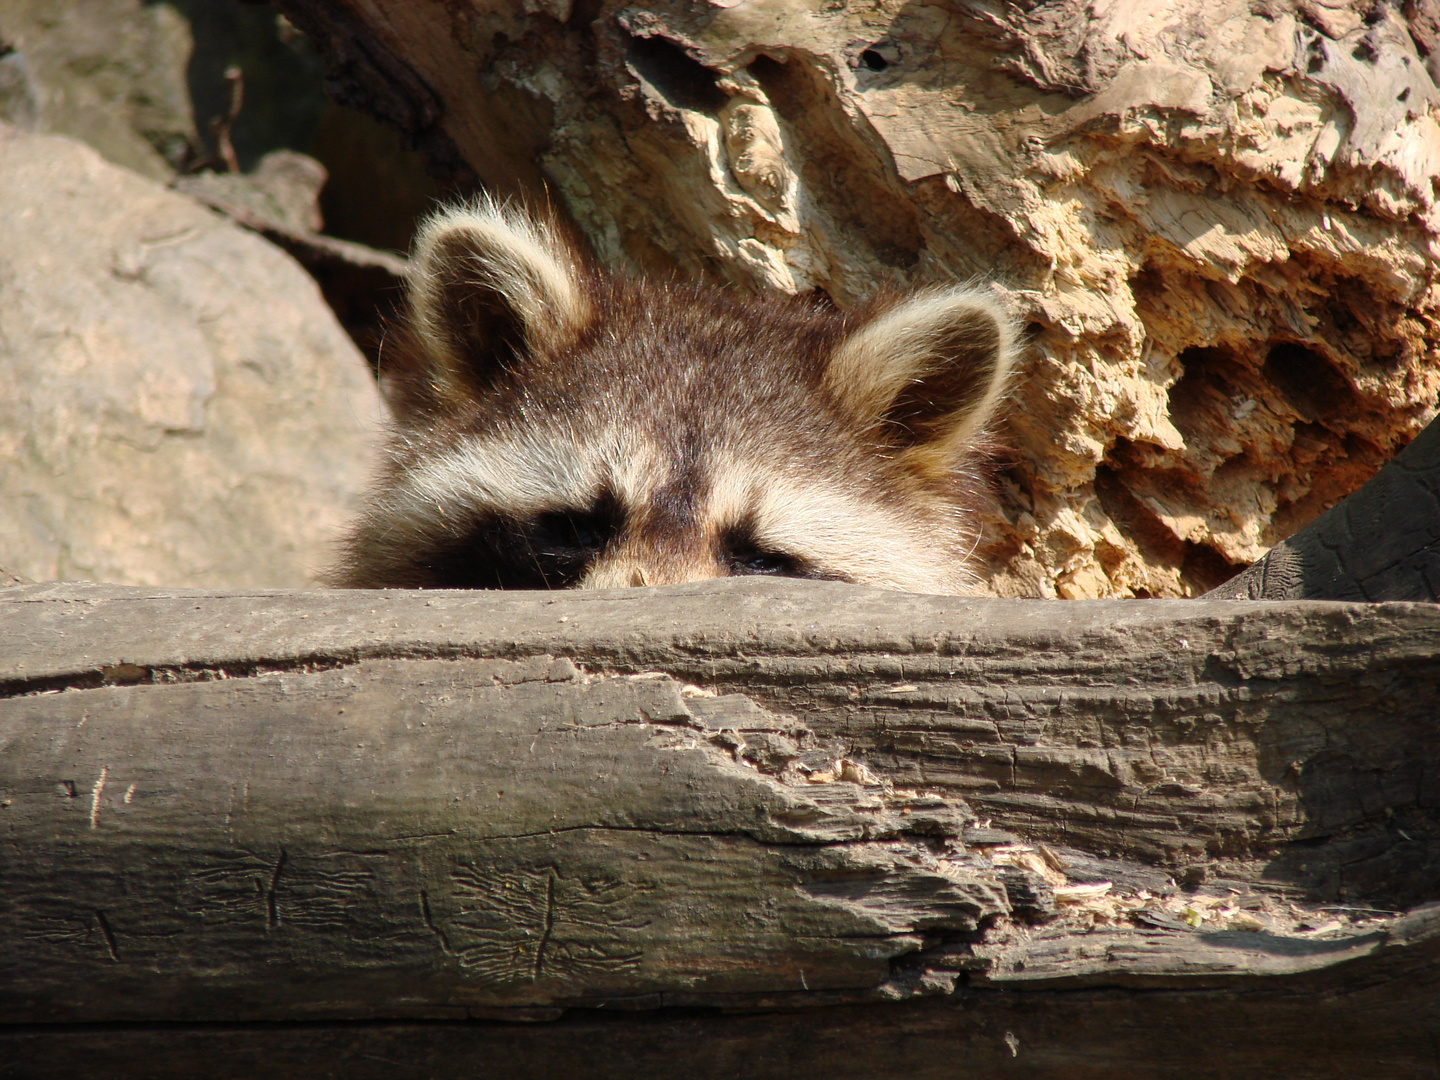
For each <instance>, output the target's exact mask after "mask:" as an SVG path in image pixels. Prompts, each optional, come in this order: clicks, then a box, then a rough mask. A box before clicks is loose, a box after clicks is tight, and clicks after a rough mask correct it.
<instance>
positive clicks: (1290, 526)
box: [276, 0, 1440, 598]
mask: <svg viewBox="0 0 1440 1080" xmlns="http://www.w3.org/2000/svg"><path fill="white" fill-rule="evenodd" d="M276 2H277V6H278V7H280V8H281V9H282V10H283V11H285V12H286V13H287V14H288V15H289V16H290V17H291V18H292V19H293V20H294V21H295V22H296V23H298V24H299V25H300V26H301V27H302V28H303V29H305V30H306V31H307V33H309V34H310V35H311V37H312V39H313V40H314V41H315V42H316V43H317V44H318V46H319V47H320V49H321V51H322V52H323V53H324V54H325V55H326V56H327V58H328V59H329V61H330V64H331V69H332V77H333V84H334V85H335V86H336V87H337V88H338V89H340V90H341V91H342V92H343V93H344V94H345V95H346V96H347V99H348V100H350V101H352V102H354V103H356V104H359V105H361V106H362V107H366V108H369V109H371V110H372V111H374V112H376V113H378V114H380V115H383V116H385V117H387V118H388V119H390V120H392V122H396V123H398V124H400V125H401V126H402V127H404V128H405V129H406V130H408V131H409V132H410V133H411V134H412V135H413V136H414V137H416V138H418V139H420V140H421V141H422V142H424V143H425V144H426V145H427V146H430V147H431V148H432V149H434V148H436V147H438V146H440V145H441V144H444V145H446V146H447V147H448V148H449V149H448V151H447V152H448V153H449V155H450V156H451V157H452V158H455V159H458V160H461V161H463V162H465V163H468V165H469V166H470V167H471V168H472V169H473V170H474V171H475V172H476V174H477V175H478V176H479V177H480V178H481V180H483V182H484V183H485V184H486V185H487V186H488V187H490V188H491V189H493V190H497V191H501V192H507V193H510V192H519V193H523V194H526V195H527V196H528V197H531V198H533V199H535V200H537V201H540V202H549V203H553V204H554V205H556V206H558V207H559V208H560V209H561V210H562V211H563V212H565V213H568V214H569V216H570V217H571V218H572V219H573V220H574V221H575V222H576V223H577V224H578V226H579V227H580V229H581V230H582V232H583V233H584V235H585V236H586V237H587V238H588V239H589V241H590V242H591V244H592V245H593V247H594V249H595V251H596V253H597V254H598V255H599V256H600V257H601V258H602V259H604V260H606V261H609V262H615V263H619V264H629V265H632V266H635V267H638V268H640V269H643V270H645V271H648V272H654V273H660V274H670V273H680V274H684V275H691V276H696V275H709V276H712V277H719V278H722V279H725V280H727V281H730V282H732V283H735V284H736V285H738V286H739V287H742V288H754V289H767V290H779V291H782V292H790V293H798V294H806V293H810V292H812V291H817V290H818V291H819V292H822V293H824V294H825V295H826V296H828V297H830V298H831V299H832V300H834V301H835V302H836V303H838V304H840V305H841V306H849V305H852V304H854V303H856V302H858V301H859V300H860V299H862V298H863V297H865V296H867V295H869V294H870V293H871V292H872V291H873V290H874V289H875V288H876V287H877V286H879V285H882V284H883V285H892V286H896V285H898V286H908V285H919V284H924V283H927V282H933V281H947V280H953V279H954V278H957V277H958V278H962V279H963V278H967V277H970V276H972V275H978V276H980V277H982V278H986V279H990V280H992V281H993V282H994V283H995V285H996V288H997V289H998V290H999V291H1000V292H1001V293H1002V294H1003V295H1004V298H1005V300H1006V302H1007V303H1008V304H1009V305H1010V307H1011V308H1012V310H1013V311H1014V312H1015V314H1016V316H1017V317H1018V318H1019V319H1021V320H1022V321H1023V322H1024V323H1025V324H1026V325H1028V327H1029V330H1030V333H1029V336H1028V342H1029V363H1028V366H1027V368H1026V369H1025V371H1024V372H1023V374H1022V377H1021V378H1020V379H1019V380H1018V381H1017V384H1016V389H1015V393H1014V399H1015V404H1014V410H1013V414H1012V417H1011V419H1010V421H1009V423H1008V426H1007V428H1006V429H1005V431H1004V432H1003V435H1004V437H1005V439H1006V441H1007V442H1008V444H1009V445H1010V446H1011V447H1012V448H1013V451H1014V459H1015V462H1014V465H1013V467H1012V468H1010V469H1009V470H1008V471H1007V472H1006V473H1005V474H1004V482H1003V484H1002V487H1003V489H1004V490H1003V519H1001V520H997V521H996V522H995V524H994V531H993V535H992V542H991V543H990V554H991V556H992V560H993V565H994V567H995V572H994V574H993V576H992V578H991V581H990V585H991V587H992V588H993V589H994V590H995V591H996V592H998V593H1000V594H1002V595H1011V596H1016V595H1032V596H1033V595H1039V596H1056V595H1059V596H1064V597H1067V598H1076V597H1094V596H1131V595H1136V596H1139V595H1152V596H1179V595H1194V594H1195V593H1198V592H1203V591H1204V590H1205V589H1207V588H1210V587H1213V586H1215V585H1218V584H1220V583H1221V582H1222V581H1223V580H1225V578H1227V577H1228V576H1229V575H1230V574H1232V573H1233V572H1235V571H1237V570H1239V569H1240V568H1241V567H1243V566H1245V565H1246V564H1249V563H1251V562H1253V561H1254V560H1256V559H1258V558H1259V557H1260V556H1261V555H1262V554H1263V553H1264V552H1265V551H1266V550H1267V549H1268V548H1270V547H1271V546H1273V545H1274V544H1275V543H1276V542H1278V541H1279V540H1281V539H1283V538H1284V537H1286V536H1288V535H1290V534H1291V533H1293V532H1294V531H1295V530H1296V529H1298V528H1300V527H1302V526H1304V525H1305V524H1306V523H1307V522H1309V521H1311V520H1313V519H1314V518H1315V517H1317V516H1318V515H1319V514H1320V513H1321V512H1323V511H1324V510H1325V509H1326V508H1328V507H1330V506H1332V505H1333V504H1334V503H1335V502H1336V501H1337V500H1338V499H1339V498H1341V497H1342V496H1343V495H1345V494H1346V493H1347V492H1350V491H1353V490H1354V489H1355V488H1357V487H1358V486H1359V485H1360V484H1361V483H1363V482H1364V481H1365V480H1366V479H1368V478H1369V477H1370V476H1371V475H1373V474H1374V472H1375V471H1376V470H1377V469H1378V468H1379V467H1380V465H1381V464H1382V463H1383V462H1385V461H1387V460H1388V459H1390V458H1391V457H1393V456H1394V454H1395V452H1396V451H1397V450H1398V449H1399V448H1400V447H1402V446H1404V445H1405V444H1406V442H1407V441H1408V440H1409V439H1410V438H1411V437H1412V436H1413V435H1414V434H1415V433H1416V432H1418V431H1419V430H1420V429H1421V428H1422V427H1423V426H1424V424H1425V423H1426V422H1427V421H1428V420H1429V419H1430V418H1431V417H1432V416H1433V415H1434V408H1435V401H1436V397H1437V393H1440V357H1437V351H1436V344H1437V338H1440V332H1437V320H1436V310H1437V296H1440V294H1437V292H1436V287H1435V267H1436V255H1437V237H1440V211H1437V207H1436V201H1435V191H1434V189H1433V185H1432V182H1431V181H1432V178H1433V177H1434V176H1435V175H1437V173H1440V123H1437V120H1436V115H1437V107H1440V90H1437V87H1436V84H1435V77H1434V73H1435V72H1436V71H1437V70H1440V66H1437V62H1436V57H1435V55H1434V54H1432V51H1431V50H1433V49H1434V48H1435V47H1436V38H1435V29H1434V28H1435V25H1436V17H1435V6H1434V4H1433V3H1424V2H1413V3H1410V2H1407V3H1405V4H1403V5H1401V4H1395V3H1388V2H1386V3H1380V2H1376V0H1324V2H1323V3H1321V2H1318V0H1269V2H1267V3H1265V4H1262V5H1256V4H1251V3H1242V2H1240V0H1225V2H1222V3H1216V2H1213V0H1166V2H1160V3H1156V2H1153V0H1119V2H1116V3H1107V4H1105V5H1102V6H1100V7H1097V6H1096V5H1095V4H1092V3H1089V2H1087V0H1052V2H1047V3H1043V4H1031V3H1026V4H949V5H946V4H915V3H907V2H904V0H881V2H877V3H872V4H836V3H832V2H830V0H745V2H741V3H732V2H729V0H726V2H723V3H711V4H698V5H697V4H691V3H686V2H682V0H661V2H658V3H651V4H645V5H629V4H627V3H624V2H623V0H586V2H579V3H572V2H571V0H536V2H533V3H523V4H521V3H502V2H491V0H276Z"/></svg>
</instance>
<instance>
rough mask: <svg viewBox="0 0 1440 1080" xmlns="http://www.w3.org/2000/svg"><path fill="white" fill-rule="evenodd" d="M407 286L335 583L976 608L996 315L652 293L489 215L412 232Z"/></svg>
mask: <svg viewBox="0 0 1440 1080" xmlns="http://www.w3.org/2000/svg"><path fill="white" fill-rule="evenodd" d="M413 265H414V267H415V269H414V271H413V277H412V281H411V285H410V328H411V329H410V332H409V335H408V341H406V342H405V343H404V344H402V345H401V346H400V347H399V348H398V349H395V350H391V351H390V352H389V353H387V361H389V363H390V364H391V366H389V367H387V369H386V371H385V372H384V373H383V374H384V375H385V376H386V378H387V381H388V382H389V384H390V396H391V400H392V404H393V405H394V408H395V413H396V427H395V430H394V433H393V437H392V439H391V443H390V446H389V449H388V454H387V460H386V463H385V465H384V467H383V470H382V474H381V476H380V478H379V480H378V483H377V484H376V486H375V489H374V491H373V492H372V494H371V496H370V498H369V502H368V505H367V506H366V508H365V509H364V511H363V513H362V515H361V517H360V519H359V521H358V522H357V523H356V525H355V526H354V528H353V530H352V532H351V534H350V536H349V537H348V539H347V541H346V549H345V555H344V559H343V561H342V564H341V567H340V568H339V570H338V571H337V572H336V573H335V575H334V578H335V582H336V583H337V584H339V585H345V586H354V587H383V586H397V587H412V588H413V587H421V588H554V587H561V586H570V585H580V586H585V587H616V586H630V585H660V584H666V583H670V582H677V581H689V580H693V579H697V578H710V577H720V576H726V575H730V574H746V573H769V574H786V575H793V576H803V577H820V578H832V579H839V580H844V581H853V582H861V583H864V584H869V585H876V586H882V587H885V588H892V589H905V590H910V591H922V592H937V593H963V592H966V591H968V590H969V589H970V588H971V586H972V584H973V581H974V574H973V567H972V566H971V554H972V552H973V549H974V547H975V544H976V542H977V536H978V524H977V510H978V508H979V507H980V506H981V505H983V502H984V498H985V491H986V485H985V483H984V478H983V475H982V470H981V459H982V458H983V456H984V455H983V451H984V440H985V428H986V425H987V424H988V422H989V421H990V419H991V417H992V415H993V413H994V411H995V409H996V407H997V405H998V403H999V402H1000V399H1001V398H1002V396H1003V394H1004V389H1005V383H1006V379H1007V377H1008V374H1009V371H1010V368H1011V362H1012V355H1013V345H1012V334H1011V330H1010V326H1009V323H1008V322H1007V320H1006V319H1005V317H1004V316H1003V315H1002V314H1001V312H1000V311H999V309H998V308H997V306H996V305H995V304H994V302H993V301H992V300H990V299H989V298H988V297H986V295H985V294H983V293H981V292H978V291H973V290H967V289H962V288H931V289H927V290H925V291H922V292H919V293H916V294H914V295H911V296H908V297H901V298H889V299H885V300H881V301H877V302H876V303H874V304H872V305H871V306H870V308H869V309H868V310H866V311H862V312H859V313H853V314H842V313H837V312H835V311H832V310H829V309H826V308H824V307H821V306H819V305H816V304H813V303H808V302H804V301H795V300H778V299H771V300H752V299H741V298H739V297H736V296H734V295H732V294H730V293H728V292H725V291H722V290H719V289H715V288H710V287H704V286H698V285H658V284H654V283H649V282H644V281H637V280H633V279H631V278H628V277H623V276H619V275H611V274H605V273H601V272H598V271H596V270H595V269H593V268H591V267H590V266H588V265H586V263H585V262H584V260H583V259H582V258H581V257H580V256H579V255H578V254H577V252H576V250H575V248H574V247H573V246H572V245H571V244H569V243H568V242H566V240H565V239H564V238H563V237H562V236H561V235H560V234H559V232H558V231H557V230H555V229H554V228H552V227H550V226H548V225H546V224H544V223H541V222H537V221H535V220H533V219H531V218H529V217H527V216H526V215H525V214H523V213H522V212H520V211H519V210H517V209H514V208H512V207H505V206H500V205H497V204H494V203H490V202H484V201H482V202H479V203H477V204H474V205H471V206H466V207H460V208H455V209H450V210H447V211H444V212H442V213H440V214H439V215H437V216H436V217H434V218H432V219H431V220H430V221H429V222H428V223H426V225H425V226H424V228H423V229H422V230H421V232H420V235H419V237H418V239H417V242H416V251H415V255H414V260H413Z"/></svg>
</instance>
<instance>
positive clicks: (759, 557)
mask: <svg viewBox="0 0 1440 1080" xmlns="http://www.w3.org/2000/svg"><path fill="white" fill-rule="evenodd" d="M729 561H730V572H731V573H732V574H770V575H772V576H774V577H804V576H805V569H804V567H802V566H801V565H800V562H799V560H798V559H795V558H794V557H793V556H790V555H785V554H783V553H782V552H779V551H761V550H760V549H759V548H754V547H742V548H736V549H733V550H731V552H730V560H729Z"/></svg>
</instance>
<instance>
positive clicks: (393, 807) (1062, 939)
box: [0, 580, 1440, 1077]
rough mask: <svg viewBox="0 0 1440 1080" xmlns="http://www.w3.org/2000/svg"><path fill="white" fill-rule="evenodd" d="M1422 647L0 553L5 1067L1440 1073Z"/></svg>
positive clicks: (1219, 626)
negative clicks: (245, 573) (110, 578)
mask: <svg viewBox="0 0 1440 1080" xmlns="http://www.w3.org/2000/svg"><path fill="white" fill-rule="evenodd" d="M1437 644H1440V609H1437V608H1435V607H1433V606H1430V605H1423V604H1407V603H1393V604H1378V605H1350V604H1325V603H1248V602H1233V601H1227V602H1205V601H1189V602H1184V603H1181V602H1171V601H1152V602H1148V603H1144V604H1116V603H1110V602H1076V603H1071V604H1065V605H1051V604H1038V603H1037V604H1017V603H1014V602H1004V601H997V600H985V599H977V600H965V599H956V598H941V597H922V596H908V595H899V594H886V593H880V592H876V591H871V590H865V589H859V588H854V587H850V586H844V585H839V584H835V583H811V582H792V583H782V582H773V581H747V580H731V581H721V582H711V583H704V584H696V585H686V586H675V587H670V588H666V589H660V590H647V591H646V592H643V593H642V592H640V591H638V590H632V591H627V592H623V593H613V594H605V593H594V594H583V593H564V594H525V593H515V594H497V593H470V594H465V593H443V592H436V593H425V592H405V593H375V592H366V593H342V592H337V593H298V592H291V593H287V592H248V593H243V594H238V593H237V594H223V593H214V592H200V591H164V590H140V589H126V588H120V587H114V586H86V585H75V584H68V585H43V586H23V587H18V588H11V589H7V590H4V591H3V592H0V691H3V695H4V696H3V698H0V829H3V832H0V940H3V941H5V942H6V962H5V964H4V965H0V1003H3V1004H0V1009H3V1012H0V1015H3V1016H4V1019H5V1023H4V1024H3V1025H0V1062H3V1064H0V1075H3V1076H7V1077H9V1076H38V1075H41V1074H42V1073H44V1074H45V1075H53V1072H54V1071H55V1070H56V1069H57V1068H59V1069H62V1070H63V1069H67V1068H73V1069H74V1070H75V1071H79V1072H83V1071H84V1068H83V1065H84V1063H85V1062H86V1061H91V1062H93V1061H94V1060H98V1059H103V1060H104V1061H105V1062H106V1072H107V1075H116V1076H121V1075H146V1076H157V1075H164V1076H181V1075H193V1074H194V1073H195V1071H196V1070H197V1069H198V1068H200V1067H201V1063H203V1071H205V1072H206V1074H207V1075H212V1076H231V1075H234V1076H241V1075H253V1074H254V1072H255V1071H257V1070H258V1069H259V1068H266V1069H269V1070H271V1071H274V1070H276V1069H278V1070H280V1072H281V1074H285V1073H286V1072H298V1071H301V1070H302V1069H304V1070H307V1071H312V1070H315V1069H322V1068H323V1069H326V1070H332V1071H338V1070H339V1069H340V1066H339V1065H338V1064H337V1062H343V1063H344V1071H345V1073H346V1075H382V1074H383V1075H397V1073H396V1072H395V1069H396V1067H397V1066H395V1065H394V1064H393V1062H394V1061H396V1060H399V1061H401V1062H402V1063H403V1064H405V1065H410V1066H413V1067H414V1068H416V1069H417V1071H418V1072H419V1073H420V1074H422V1075H425V1074H433V1073H438V1072H444V1073H446V1074H450V1075H456V1076H465V1075H482V1074H483V1075H487V1076H494V1075H502V1076H544V1075H556V1074H557V1073H560V1072H566V1071H576V1072H580V1071H584V1072H586V1073H588V1074H589V1075H615V1076H619V1075H626V1076H648V1075H674V1074H675V1073H676V1072H677V1071H682V1070H683V1071H685V1072H688V1073H697V1074H699V1075H707V1076H709V1075H713V1076H730V1075H737V1074H742V1073H743V1074H746V1075H759V1076H769V1075H776V1076H779V1075H782V1074H783V1075H787V1076H810V1075H815V1076H820V1075H825V1076H870V1075H880V1074H886V1073H891V1072H897V1071H900V1070H903V1071H905V1072H906V1074H907V1075H910V1074H912V1073H913V1074H914V1075H917V1076H929V1075H941V1074H945V1075H950V1074H953V1069H954V1062H955V1060H956V1058H957V1056H963V1057H964V1058H965V1059H966V1060H967V1061H969V1062H970V1063H971V1064H972V1066H973V1068H972V1069H971V1071H972V1072H973V1074H974V1075H981V1076H983V1075H992V1074H993V1075H1000V1074H1001V1073H1002V1072H1003V1073H1004V1074H1006V1075H1010V1074H1013V1073H1018V1074H1019V1075H1056V1074H1064V1075H1075V1076H1090V1075H1099V1074H1100V1071H1101V1070H1102V1069H1103V1070H1104V1072H1105V1075H1108V1076H1156V1075H1179V1074H1181V1073H1183V1074H1184V1075H1187V1076H1248V1075H1257V1076H1258V1075H1261V1074H1262V1073H1264V1074H1266V1075H1290V1076H1312V1075H1313V1076H1322V1075H1335V1074H1336V1073H1341V1074H1343V1073H1345V1072H1347V1071H1349V1070H1354V1071H1360V1070H1361V1069H1362V1064H1363V1071H1364V1072H1365V1074H1366V1075H1375V1076H1415V1075H1424V1072H1423V1070H1424V1069H1426V1068H1429V1067H1430V1066H1431V1064H1433V1046H1432V1043H1431V1035H1430V1032H1431V1031H1432V1030H1433V1025H1434V1024H1435V1023H1436V1022H1437V1020H1440V1014H1437V1009H1440V994H1437V985H1436V983H1437V980H1436V973H1437V971H1440V966H1437V963H1436V960H1437V956H1436V952H1437V950H1440V934H1437V930H1440V914H1437V909H1436V908H1434V907H1433V906H1431V902H1433V901H1435V900H1436V899H1440V873H1437V871H1440V857H1437V856H1440V847H1437V839H1440V830H1437V827H1436V826H1437V814H1440V789H1437V787H1436V784H1435V780H1434V777H1435V776H1436V775H1437V767H1440V761H1437V757H1440V749H1437V747H1440V739H1437V738H1436V734H1437V732H1436V724H1437V721H1436V717H1437V716H1440V709H1437V700H1436V691H1435V687H1436V686H1437V685H1440V680H1437V675H1440V649H1437ZM615 1010H620V1012H619V1013H618V1014H616V1015H612V1014H614V1013H615ZM507 1020H508V1021H514V1020H528V1021H531V1022H532V1023H531V1024H530V1025H528V1026H524V1025H522V1026H520V1027H516V1026H515V1025H514V1024H513V1023H504V1022H503V1021H507ZM157 1023H159V1024H161V1025H162V1026H160V1027H156V1026H155V1025H156V1024H157ZM1217 1025H1219V1026H1221V1027H1224V1028H1226V1029H1228V1030H1230V1031H1232V1032H1233V1036H1232V1037H1224V1036H1219V1037H1217V1035H1216V1031H1217ZM1242 1032H1248V1033H1249V1034H1242ZM1317 1032H1319V1034H1317ZM247 1070H248V1071H247ZM947 1070H949V1071H948V1072H947Z"/></svg>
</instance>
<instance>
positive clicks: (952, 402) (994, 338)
mask: <svg viewBox="0 0 1440 1080" xmlns="http://www.w3.org/2000/svg"><path fill="white" fill-rule="evenodd" d="M1014 338H1015V335H1014V332H1013V330H1012V328H1011V324H1010V320H1009V319H1008V318H1007V317H1006V315H1005V313H1004V312H1003V311H1002V310H1001V308H1000V306H999V305H998V304H997V303H996V302H995V301H994V300H992V299H991V298H990V297H989V296H987V295H985V294H984V293H982V292H978V291H976V290H974V289H964V288H944V287H942V288H934V289H927V290H926V291H924V292H921V293H918V294H916V295H914V296H911V297H909V298H907V299H905V300H902V301H901V302H900V303H898V304H896V305H894V306H893V307H889V308H887V309H885V310H883V311H882V312H881V313H880V314H878V315H876V316H875V317H874V318H872V319H870V321H868V322H867V323H865V324H864V325H863V326H861V327H860V328H859V329H858V330H856V331H855V332H854V333H852V334H851V335H850V336H849V337H848V338H846V339H845V340H844V341H842V342H841V343H840V345H839V346H838V347H837V348H836V349H835V351H834V353H832V354H831V357H830V361H829V363H828V365H827V367H826V371H825V385H826V387H827V388H828V389H829V391H830V392H831V393H832V394H834V395H835V397H836V398H837V399H838V400H839V401H840V402H841V404H842V405H843V406H844V408H845V409H846V410H847V411H848V412H849V413H850V414H851V415H852V416H853V417H854V419H855V420H856V421H857V422H859V423H860V424H862V425H863V426H865V427H866V428H867V429H875V430H876V432H877V434H879V435H880V436H881V438H883V439H885V440H886V441H888V442H890V443H892V444H894V445H898V446H899V447H901V448H902V450H903V451H904V452H905V454H906V456H907V457H909V458H910V459H911V460H912V462H913V463H914V464H915V465H916V466H917V467H918V468H920V469H921V470H922V471H924V472H927V473H934V474H936V475H940V474H943V473H945V472H948V471H949V469H950V468H951V467H952V465H953V462H954V459H955V455H956V454H957V453H958V452H959V451H961V450H962V449H963V448H964V446H965V444H966V442H967V441H968V440H970V439H972V438H973V437H975V436H976V435H978V434H979V433H980V432H981V431H982V430H983V429H984V427H985V425H986V424H988V423H989V422H990V420H991V419H992V418H993V416H994V414H995V410H996V408H997V406H998V405H999V404H1000V400H1001V398H1002V397H1004V394H1005V384H1006V382H1007V381H1008V379H1009V376H1010V372H1011V370H1012V368H1013V366H1014V353H1015V344H1014Z"/></svg>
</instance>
